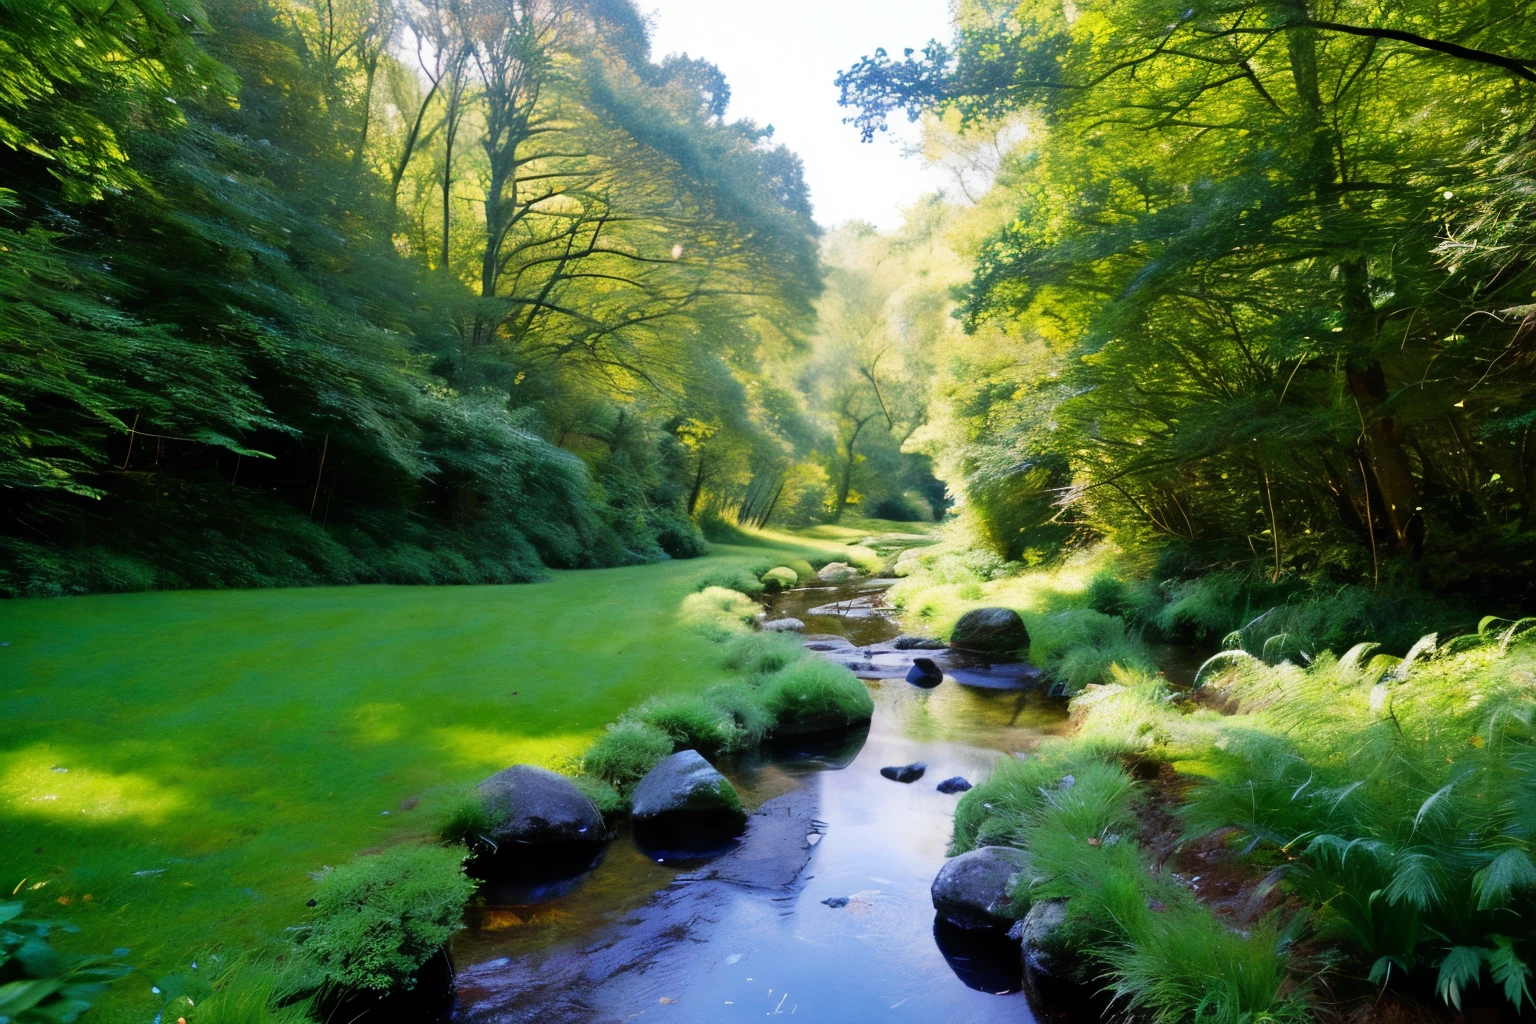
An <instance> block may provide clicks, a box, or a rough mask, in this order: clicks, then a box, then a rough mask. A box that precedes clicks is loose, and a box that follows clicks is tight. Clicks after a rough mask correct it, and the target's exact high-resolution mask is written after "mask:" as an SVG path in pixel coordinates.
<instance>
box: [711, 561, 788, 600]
mask: <svg viewBox="0 0 1536 1024" xmlns="http://www.w3.org/2000/svg"><path fill="white" fill-rule="evenodd" d="M772 568H773V564H772V563H771V562H770V563H768V565H767V568H766V569H764V570H761V572H766V571H767V569H772ZM761 572H754V571H753V570H752V569H749V568H740V567H736V566H723V567H721V568H718V569H712V570H710V571H709V572H707V573H705V574H704V575H702V576H700V577H699V579H698V582H697V583H695V584H694V587H693V589H694V590H696V591H697V590H708V589H710V588H711V587H718V588H720V589H723V590H734V591H736V592H737V593H741V594H747V595H748V596H755V595H757V594H761V593H762V592H763V590H764V589H765V586H764V584H763V582H762V580H760V579H759V578H758V576H759V575H760V574H761Z"/></svg>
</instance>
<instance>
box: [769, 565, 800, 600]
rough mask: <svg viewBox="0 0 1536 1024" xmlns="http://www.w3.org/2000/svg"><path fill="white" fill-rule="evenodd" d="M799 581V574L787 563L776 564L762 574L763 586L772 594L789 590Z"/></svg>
mask: <svg viewBox="0 0 1536 1024" xmlns="http://www.w3.org/2000/svg"><path fill="white" fill-rule="evenodd" d="M799 582H800V576H799V574H798V573H796V572H795V570H793V569H791V568H790V567H789V566H787V565H780V566H775V567H774V568H772V569H769V570H768V571H767V572H765V573H763V575H762V583H763V587H764V588H765V589H766V590H767V591H768V592H769V593H770V594H777V593H778V592H779V591H781V590H787V589H789V588H790V587H792V586H794V585H795V584H796V583H799Z"/></svg>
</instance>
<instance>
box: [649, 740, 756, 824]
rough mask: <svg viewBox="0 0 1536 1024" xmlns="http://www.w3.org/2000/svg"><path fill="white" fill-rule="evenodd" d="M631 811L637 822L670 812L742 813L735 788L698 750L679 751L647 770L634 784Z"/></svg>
mask: <svg viewBox="0 0 1536 1024" xmlns="http://www.w3.org/2000/svg"><path fill="white" fill-rule="evenodd" d="M631 813H632V814H633V816H634V818H635V819H636V820H637V821H646V820H649V819H656V818H663V817H669V816H672V815H684V816H690V817H700V816H716V815H718V816H719V817H722V818H734V819H740V818H742V817H744V816H745V815H744V813H743V812H742V809H741V797H739V796H737V794H736V787H735V786H732V785H731V783H730V780H729V779H727V778H726V777H725V776H724V775H721V774H720V773H719V772H717V771H715V767H714V765H712V764H710V763H709V762H708V761H706V760H704V758H703V756H702V755H701V754H700V753H699V752H698V751H697V750H682V751H679V752H677V753H676V754H673V755H672V756H671V757H669V758H667V759H666V760H665V761H663V762H661V763H660V764H658V765H657V766H656V767H655V768H652V769H651V770H650V771H649V772H647V773H646V776H645V778H643V779H641V780H640V784H639V785H637V786H636V787H635V792H634V795H633V797H632V798H631Z"/></svg>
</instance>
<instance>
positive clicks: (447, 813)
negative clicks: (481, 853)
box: [437, 788, 500, 846]
mask: <svg viewBox="0 0 1536 1024" xmlns="http://www.w3.org/2000/svg"><path fill="white" fill-rule="evenodd" d="M499 824H500V822H498V821H497V820H496V816H495V815H494V814H493V813H492V812H491V809H490V807H488V806H487V805H486V802H485V801H484V800H483V799H481V798H480V796H479V794H477V793H476V792H475V791H474V789H473V788H465V789H462V790H461V791H459V792H456V793H455V794H454V795H453V796H452V798H451V799H450V800H449V801H448V803H447V806H446V807H445V808H444V809H443V811H442V812H441V820H440V822H439V824H438V826H437V838H438V839H439V840H441V841H442V842H445V843H459V844H461V845H464V846H473V845H475V844H476V843H477V842H479V841H480V837H481V836H485V835H489V834H490V833H491V832H492V831H493V830H494V829H495V828H496V826H497V825H499Z"/></svg>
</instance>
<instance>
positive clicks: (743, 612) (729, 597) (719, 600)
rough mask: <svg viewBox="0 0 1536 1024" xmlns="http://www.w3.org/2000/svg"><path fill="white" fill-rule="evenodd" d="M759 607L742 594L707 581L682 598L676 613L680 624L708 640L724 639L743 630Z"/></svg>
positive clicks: (745, 630) (753, 619)
mask: <svg viewBox="0 0 1536 1024" xmlns="http://www.w3.org/2000/svg"><path fill="white" fill-rule="evenodd" d="M762 610H763V609H762V607H761V606H760V605H758V603H757V602H756V601H754V600H752V599H751V598H750V597H748V596H747V595H746V594H743V593H740V592H739V591H736V590H729V589H727V588H725V587H720V586H714V585H709V586H706V587H705V588H704V589H703V590H701V591H699V592H698V593H696V594H689V595H688V596H687V597H685V598H684V599H683V604H682V608H681V609H680V615H681V618H682V621H683V624H684V625H685V626H687V627H688V628H690V629H692V630H694V631H695V632H697V633H699V634H701V635H703V636H705V637H707V638H709V639H711V640H726V639H729V638H730V637H731V636H733V635H738V634H742V633H745V632H747V630H748V627H749V626H750V625H751V624H752V622H754V621H755V620H756V619H757V617H758V616H759V615H761V614H762Z"/></svg>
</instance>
